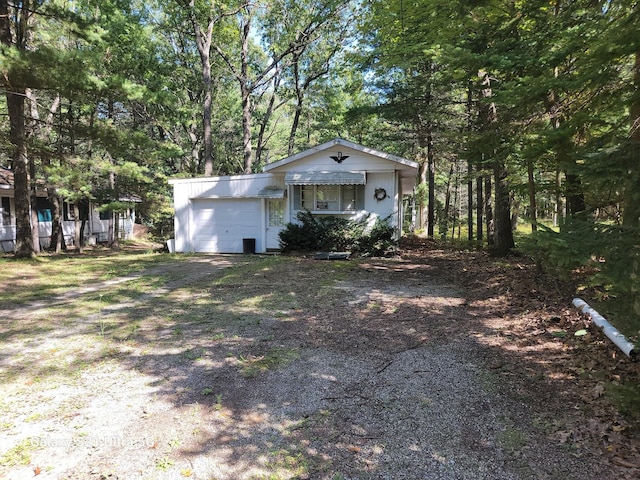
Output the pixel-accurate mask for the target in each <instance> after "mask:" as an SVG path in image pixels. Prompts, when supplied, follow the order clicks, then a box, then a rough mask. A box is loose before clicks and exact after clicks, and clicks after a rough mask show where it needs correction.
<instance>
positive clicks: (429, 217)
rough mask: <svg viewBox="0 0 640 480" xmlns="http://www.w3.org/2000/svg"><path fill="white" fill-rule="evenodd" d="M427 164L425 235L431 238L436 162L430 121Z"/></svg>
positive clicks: (434, 205)
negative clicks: (427, 190) (427, 186)
mask: <svg viewBox="0 0 640 480" xmlns="http://www.w3.org/2000/svg"><path fill="white" fill-rule="evenodd" d="M427 164H428V167H429V205H428V208H429V212H428V215H427V222H428V225H427V236H428V237H429V238H433V235H434V226H435V225H434V224H435V222H436V215H435V211H436V162H435V156H434V152H433V130H432V125H431V122H428V123H427Z"/></svg>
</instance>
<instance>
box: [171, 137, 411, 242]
mask: <svg viewBox="0 0 640 480" xmlns="http://www.w3.org/2000/svg"><path fill="white" fill-rule="evenodd" d="M417 172H418V164H417V163H416V162H412V161H410V160H406V159H404V158H400V157H395V156H393V155H389V154H386V153H384V152H380V151H377V150H373V149H370V148H367V147H364V146H362V145H358V144H355V143H352V142H349V141H347V140H342V139H335V140H332V141H330V142H327V143H325V144H322V145H318V146H317V147H313V148H310V149H308V150H305V151H304V152H300V153H298V154H296V155H293V156H291V157H287V158H284V159H282V160H278V161H276V162H272V163H269V164H267V165H266V166H265V167H264V169H263V173H253V174H247V175H223V176H217V177H198V178H182V179H172V180H170V183H171V185H173V199H174V209H175V220H174V222H175V239H174V242H173V246H174V248H175V251H176V252H202V253H204V252H210V253H245V252H249V251H251V252H253V251H255V252H256V253H266V252H272V251H277V250H278V249H279V247H280V239H279V234H280V232H281V231H282V229H283V228H285V225H286V224H287V223H289V222H296V221H297V214H298V212H300V211H303V210H307V211H309V212H311V213H312V214H313V215H319V216H326V215H334V216H338V217H343V218H361V217H363V216H364V215H367V214H370V215H371V216H372V218H383V219H389V223H390V225H391V226H392V227H394V228H397V232H398V236H399V235H400V228H401V226H402V219H403V203H402V198H403V196H405V195H412V194H413V188H414V186H415V180H416V174H417Z"/></svg>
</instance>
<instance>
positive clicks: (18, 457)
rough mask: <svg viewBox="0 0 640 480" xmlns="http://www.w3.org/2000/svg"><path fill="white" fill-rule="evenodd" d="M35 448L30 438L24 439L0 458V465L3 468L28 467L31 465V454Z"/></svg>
mask: <svg viewBox="0 0 640 480" xmlns="http://www.w3.org/2000/svg"><path fill="white" fill-rule="evenodd" d="M35 448H36V447H35V444H34V442H33V441H32V440H31V438H30V437H29V438H25V439H24V440H22V441H21V442H20V443H18V444H17V445H16V446H14V447H13V448H10V449H9V450H7V451H6V452H5V453H4V454H3V455H2V456H1V457H0V465H2V466H3V467H14V466H17V465H29V464H30V463H31V452H33V451H34V450H35Z"/></svg>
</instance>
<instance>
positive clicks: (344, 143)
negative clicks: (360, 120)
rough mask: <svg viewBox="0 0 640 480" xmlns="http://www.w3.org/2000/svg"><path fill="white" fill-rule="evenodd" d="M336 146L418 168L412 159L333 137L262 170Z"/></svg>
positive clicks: (266, 170)
mask: <svg viewBox="0 0 640 480" xmlns="http://www.w3.org/2000/svg"><path fill="white" fill-rule="evenodd" d="M336 146H342V147H347V148H350V149H353V150H356V151H359V152H362V153H366V154H368V155H373V156H375V157H379V158H383V159H385V160H389V161H391V162H395V163H398V164H400V165H402V166H404V167H409V168H418V163H417V162H414V161H412V160H407V159H406V158H402V157H398V156H396V155H391V154H390V153H385V152H381V151H379V150H375V149H373V148H369V147H365V146H364V145H359V144H357V143H353V142H350V141H348V140H343V139H342V138H334V139H333V140H331V141H329V142H326V143H323V144H321V145H317V146H315V147H312V148H309V149H308V150H304V151H302V152H300V153H296V154H295V155H291V156H290V157H286V158H283V159H281V160H277V161H275V162H271V163H268V164H267V165H265V166H264V168H263V169H262V171H263V172H269V171H271V170H273V169H275V168H278V167H282V166H283V165H288V164H290V163H293V162H296V161H298V160H301V159H303V158H306V157H308V156H310V155H313V154H314V153H318V152H323V151H325V150H329V149H331V148H334V147H336Z"/></svg>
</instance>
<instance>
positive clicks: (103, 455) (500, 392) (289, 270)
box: [0, 240, 640, 480]
mask: <svg viewBox="0 0 640 480" xmlns="http://www.w3.org/2000/svg"><path fill="white" fill-rule="evenodd" d="M178 262H179V263H176V260H175V258H173V259H171V260H169V259H168V261H167V263H166V265H165V266H164V267H163V266H162V265H160V266H156V267H154V268H153V270H152V271H149V275H145V274H144V271H143V272H140V273H139V275H138V276H136V277H135V280H132V282H136V283H135V288H134V283H132V282H125V281H123V282H121V283H111V284H109V285H107V284H104V285H102V289H101V290H99V293H98V292H93V293H86V294H83V295H77V296H75V297H74V296H65V298H64V299H59V300H60V301H58V302H51V305H52V306H50V307H46V306H42V302H39V304H38V305H35V304H34V305H21V306H20V308H15V307H11V306H6V308H5V309H4V310H2V312H1V314H2V317H3V318H4V320H3V323H2V325H0V339H1V341H2V353H1V354H0V375H1V376H2V377H1V378H0V381H1V382H2V386H3V387H2V388H3V396H2V399H0V412H1V413H2V417H1V418H2V420H1V422H0V477H2V478H7V479H16V480H17V479H23V478H33V477H38V478H55V479H63V478H64V479H135V478H140V479H147V478H148V479H153V478H158V479H165V478H199V479H200V478H201V479H209V480H213V479H256V480H258V479H271V480H277V479H289V478H300V479H304V478H309V479H327V480H329V479H387V478H388V479H404V478H406V479H415V478H429V479H512V478H513V479H527V478H531V479H539V478H549V479H552V478H557V479H569V478H574V479H591V478H593V479H599V478H619V479H625V478H638V475H640V453H639V452H638V438H639V437H638V433H639V432H638V423H637V422H638V416H637V415H638V410H637V406H636V405H637V398H636V395H635V393H636V392H637V388H636V387H637V385H638V380H639V378H638V376H639V373H640V370H639V368H638V364H636V363H634V362H631V361H630V360H629V359H628V358H626V357H625V356H624V355H623V354H622V353H620V352H618V351H617V350H616V347H615V346H613V345H612V344H611V343H610V342H609V341H608V340H607V339H606V338H604V337H603V336H602V334H601V333H600V332H599V331H598V329H597V328H595V327H593V326H592V325H590V323H589V322H588V320H587V319H586V318H585V317H584V316H582V315H581V314H579V312H578V311H577V310H575V309H573V308H572V307H571V299H572V296H573V294H574V291H575V288H574V287H573V286H572V285H569V284H563V283H560V282H557V281H555V280H553V279H551V278H547V277H544V276H542V275H541V274H539V273H538V272H537V271H536V268H535V266H534V265H533V264H531V263H530V262H529V261H528V260H527V259H525V258H522V257H510V258H507V259H503V260H501V261H500V262H498V261H496V260H494V259H490V258H489V257H488V256H486V255H485V254H484V253H481V252H463V251H451V250H445V249H441V248H439V247H438V245H436V244H434V243H431V242H427V241H423V240H414V241H412V242H410V243H408V244H407V245H405V246H404V248H403V250H402V251H401V253H400V254H399V255H398V256H397V257H394V258H388V259H357V260H352V261H335V262H333V261H318V260H313V259H310V258H304V257H262V256H258V255H256V256H185V257H182V258H180V259H179V260H178ZM92 295H93V297H91V296H92ZM88 296H89V297H90V298H87V297H88ZM91 299H93V303H91ZM82 302H85V303H82ZM3 305H4V304H3ZM583 330H584V332H582V331H583ZM576 332H580V333H579V335H577V336H576V335H575V333H576Z"/></svg>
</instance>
